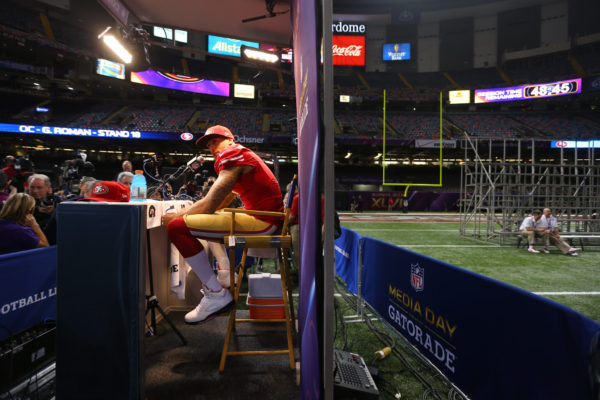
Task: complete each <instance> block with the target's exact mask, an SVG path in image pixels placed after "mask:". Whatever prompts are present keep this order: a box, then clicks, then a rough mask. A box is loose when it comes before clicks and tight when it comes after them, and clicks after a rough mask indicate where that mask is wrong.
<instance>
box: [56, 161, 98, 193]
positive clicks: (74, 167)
mask: <svg viewBox="0 0 600 400" xmlns="http://www.w3.org/2000/svg"><path fill="white" fill-rule="evenodd" d="M86 160H87V154H86V153H84V152H81V151H78V152H77V155H76V157H75V159H73V160H66V161H64V162H63V163H62V165H61V166H60V174H59V185H60V187H61V189H63V190H64V191H65V195H66V196H67V198H69V197H73V196H77V195H79V194H80V193H79V190H80V189H79V185H80V183H81V179H82V178H83V177H84V176H91V175H92V173H93V172H94V170H95V168H94V164H92V163H91V162H89V161H86Z"/></svg>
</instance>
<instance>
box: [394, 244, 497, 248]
mask: <svg viewBox="0 0 600 400" xmlns="http://www.w3.org/2000/svg"><path fill="white" fill-rule="evenodd" d="M396 246H398V247H478V248H481V247H493V248H498V247H502V246H497V245H494V246H490V245H481V244H397V245H396Z"/></svg>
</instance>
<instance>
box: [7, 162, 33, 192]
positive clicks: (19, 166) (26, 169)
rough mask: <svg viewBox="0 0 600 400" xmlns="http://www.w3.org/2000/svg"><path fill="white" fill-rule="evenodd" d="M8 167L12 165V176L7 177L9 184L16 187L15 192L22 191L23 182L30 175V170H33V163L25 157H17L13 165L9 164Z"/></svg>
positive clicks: (23, 188)
mask: <svg viewBox="0 0 600 400" xmlns="http://www.w3.org/2000/svg"><path fill="white" fill-rule="evenodd" d="M10 167H12V178H9V179H10V182H9V184H10V185H11V186H14V187H15V188H16V189H17V192H24V191H25V182H26V181H27V180H28V178H29V176H31V174H32V172H31V171H33V163H32V162H31V161H29V160H28V159H27V158H24V157H19V158H17V159H16V160H15V161H14V164H13V165H10ZM7 176H8V174H7Z"/></svg>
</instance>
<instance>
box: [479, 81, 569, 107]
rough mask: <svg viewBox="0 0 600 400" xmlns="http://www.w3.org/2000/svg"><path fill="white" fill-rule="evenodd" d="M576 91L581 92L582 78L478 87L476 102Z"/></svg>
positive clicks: (563, 94)
mask: <svg viewBox="0 0 600 400" xmlns="http://www.w3.org/2000/svg"><path fill="white" fill-rule="evenodd" d="M576 93H581V78H577V79H569V80H566V81H558V82H550V83H538V84H535V85H521V86H511V87H505V88H494V89H477V90H475V103H494V102H497V101H513V100H528V99H542V98H546V97H554V96H565V95H568V94H576Z"/></svg>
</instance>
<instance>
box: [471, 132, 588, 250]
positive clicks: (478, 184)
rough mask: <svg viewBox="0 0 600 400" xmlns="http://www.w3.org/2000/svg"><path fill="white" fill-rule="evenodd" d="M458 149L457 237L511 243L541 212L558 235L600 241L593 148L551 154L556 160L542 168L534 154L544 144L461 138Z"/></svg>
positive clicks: (563, 150) (515, 240)
mask: <svg viewBox="0 0 600 400" xmlns="http://www.w3.org/2000/svg"><path fill="white" fill-rule="evenodd" d="M461 144H462V147H463V148H464V160H463V163H462V168H461V201H460V234H461V235H463V236H472V237H474V238H477V239H480V240H483V241H486V242H494V243H497V244H500V245H510V244H514V243H516V242H517V240H518V238H519V235H518V232H519V227H520V226H521V222H522V221H523V219H524V218H525V217H527V216H529V215H531V212H532V211H533V210H535V209H540V210H541V209H543V208H546V207H547V208H550V209H551V210H552V214H553V215H554V216H555V217H556V218H557V220H558V224H559V230H560V232H561V235H563V236H564V235H565V234H568V235H572V236H574V235H577V236H578V237H588V236H589V237H600V220H599V219H598V212H599V211H600V159H596V156H595V153H594V149H593V148H586V149H562V148H561V149H556V151H555V153H558V152H560V156H558V160H555V162H553V163H547V162H542V161H547V160H544V159H543V158H540V159H539V160H536V154H535V151H536V148H538V149H540V148H549V147H550V146H549V143H548V142H547V141H536V140H523V139H514V140H510V139H504V140H491V139H485V140H482V139H479V140H476V139H473V138H471V137H469V136H466V137H465V139H463V140H462V143H461ZM509 147H510V149H509ZM523 148H525V152H527V154H522V149H523ZM486 150H487V155H482V153H484V152H485V151H486ZM515 150H516V154H515ZM569 151H570V152H572V153H569V154H567V153H566V152H569ZM509 153H512V154H510V155H509ZM555 158H556V157H555ZM556 161H558V162H556Z"/></svg>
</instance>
